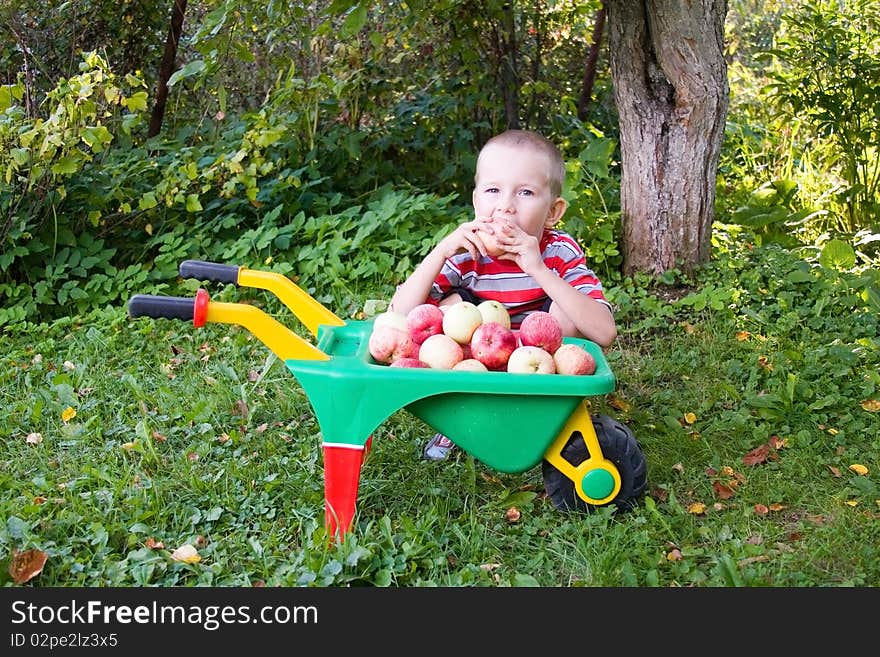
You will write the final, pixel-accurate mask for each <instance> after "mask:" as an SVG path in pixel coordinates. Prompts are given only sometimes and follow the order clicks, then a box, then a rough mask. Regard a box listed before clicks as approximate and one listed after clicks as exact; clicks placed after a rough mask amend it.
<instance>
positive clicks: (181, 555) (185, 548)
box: [171, 543, 202, 563]
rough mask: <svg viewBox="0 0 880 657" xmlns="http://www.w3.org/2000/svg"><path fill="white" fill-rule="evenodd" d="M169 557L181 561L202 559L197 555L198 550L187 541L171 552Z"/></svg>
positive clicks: (194, 561) (193, 561) (189, 561)
mask: <svg viewBox="0 0 880 657" xmlns="http://www.w3.org/2000/svg"><path fill="white" fill-rule="evenodd" d="M171 558H172V559H174V561H182V562H183V563H198V562H199V561H201V560H202V557H200V556H199V552H198V550H196V549H195V548H194V547H193V546H192V545H190V544H189V543H187V544H185V545H181V546H180V547H179V548H177V549H176V550H175V551H174V552H172V553H171Z"/></svg>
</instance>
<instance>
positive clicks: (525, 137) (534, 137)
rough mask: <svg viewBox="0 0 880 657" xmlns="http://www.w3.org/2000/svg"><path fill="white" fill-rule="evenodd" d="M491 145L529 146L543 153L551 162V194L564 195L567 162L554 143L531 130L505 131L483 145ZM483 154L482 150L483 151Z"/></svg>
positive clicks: (484, 146)
mask: <svg viewBox="0 0 880 657" xmlns="http://www.w3.org/2000/svg"><path fill="white" fill-rule="evenodd" d="M489 144H504V145H506V146H528V147H530V148H533V149H535V150H536V151H538V152H540V153H543V154H544V155H546V156H547V158H548V159H549V160H550V171H549V172H548V173H549V182H550V193H551V194H553V196H561V195H562V185H563V184H564V183H565V160H564V159H563V158H562V153H560V152H559V149H558V148H557V147H556V144H554V143H553V142H552V141H550V140H549V139H547V138H546V137H545V136H543V135H540V134H538V133H537V132H533V131H531V130H505V131H504V132H501V133H499V134H497V135H495V136H494V137H492V138H491V139H489V141H487V142H486V143H485V144H483V148H486V146H488V145H489ZM481 152H482V149H481Z"/></svg>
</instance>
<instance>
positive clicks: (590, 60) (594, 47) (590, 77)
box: [578, 5, 608, 121]
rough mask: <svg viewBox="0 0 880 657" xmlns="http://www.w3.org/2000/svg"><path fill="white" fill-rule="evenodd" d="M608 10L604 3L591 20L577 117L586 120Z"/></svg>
mask: <svg viewBox="0 0 880 657" xmlns="http://www.w3.org/2000/svg"><path fill="white" fill-rule="evenodd" d="M607 13H608V10H607V9H605V5H602V7H601V8H600V9H599V11H597V12H596V19H595V21H594V22H593V43H592V44H590V54H589V56H588V57H587V65H586V66H585V67H584V81H583V84H582V85H581V97H580V99H579V100H578V119H580V120H581V121H586V120H587V108H588V107H589V106H590V98H592V97H593V83H594V82H595V81H596V62H597V61H598V60H599V51H600V50H601V45H602V31H603V30H604V28H605V16H606V14H607Z"/></svg>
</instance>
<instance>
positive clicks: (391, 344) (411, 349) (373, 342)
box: [368, 324, 419, 365]
mask: <svg viewBox="0 0 880 657" xmlns="http://www.w3.org/2000/svg"><path fill="white" fill-rule="evenodd" d="M368 346H369V349H370V355H371V356H372V357H373V358H375V359H376V361H377V362H379V363H384V364H385V365H388V364H389V363H391V362H393V361H395V360H398V359H400V358H415V357H416V356H418V354H419V345H417V344H416V343H415V342H413V339H412V338H411V337H410V335H409V333H406V332H405V331H401V330H400V329H396V328H394V327H393V326H388V325H387V324H386V325H385V326H380V327H379V328H374V329H373V332H372V333H370V340H369V343H368Z"/></svg>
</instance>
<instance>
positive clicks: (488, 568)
mask: <svg viewBox="0 0 880 657" xmlns="http://www.w3.org/2000/svg"><path fill="white" fill-rule="evenodd" d="M496 568H501V564H500V563H481V564H480V569H481V570H485V571H486V572H487V573H491V572H492V571H493V570H495V569H496Z"/></svg>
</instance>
